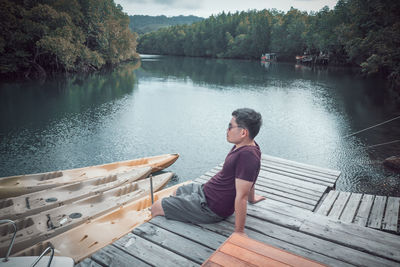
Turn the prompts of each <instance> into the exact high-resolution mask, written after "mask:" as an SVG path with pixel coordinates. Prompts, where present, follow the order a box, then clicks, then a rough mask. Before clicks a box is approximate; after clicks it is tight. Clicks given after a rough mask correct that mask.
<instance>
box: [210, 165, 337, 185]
mask: <svg viewBox="0 0 400 267" xmlns="http://www.w3.org/2000/svg"><path fill="white" fill-rule="evenodd" d="M219 170H220V169H216V168H214V169H212V170H210V171H209V172H206V173H205V174H206V175H209V176H214V175H215V174H216V173H218V172H219ZM266 174H267V175H268V177H269V176H270V175H279V176H281V177H285V179H286V177H289V178H293V179H296V180H298V181H300V182H309V183H311V184H315V185H320V186H321V185H322V186H325V187H326V186H328V187H332V186H333V183H331V182H326V181H320V180H315V179H313V178H310V177H306V176H302V175H296V174H292V173H288V172H284V171H277V170H270V169H265V168H261V169H260V174H259V175H261V176H265V175H266ZM281 180H282V179H281Z"/></svg>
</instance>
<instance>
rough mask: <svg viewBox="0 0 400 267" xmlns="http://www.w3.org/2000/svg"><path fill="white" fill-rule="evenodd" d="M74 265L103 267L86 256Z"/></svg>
mask: <svg viewBox="0 0 400 267" xmlns="http://www.w3.org/2000/svg"><path fill="white" fill-rule="evenodd" d="M75 267H103V266H102V265H100V264H98V263H97V262H95V261H93V260H92V259H91V258H86V259H85V260H83V261H81V262H80V263H78V264H76V265H75Z"/></svg>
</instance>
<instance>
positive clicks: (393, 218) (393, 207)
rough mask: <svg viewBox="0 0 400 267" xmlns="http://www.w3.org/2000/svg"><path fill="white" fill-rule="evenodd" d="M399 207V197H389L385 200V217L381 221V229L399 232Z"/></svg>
mask: <svg viewBox="0 0 400 267" xmlns="http://www.w3.org/2000/svg"><path fill="white" fill-rule="evenodd" d="M399 209H400V198H398V197H389V198H388V201H387V206H386V211H385V217H384V219H383V223H382V229H383V230H388V231H394V232H399V230H398V229H399V225H398V224H399Z"/></svg>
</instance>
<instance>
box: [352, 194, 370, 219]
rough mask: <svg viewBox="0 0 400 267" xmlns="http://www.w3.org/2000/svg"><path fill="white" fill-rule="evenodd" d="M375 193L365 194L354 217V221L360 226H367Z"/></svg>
mask: <svg viewBox="0 0 400 267" xmlns="http://www.w3.org/2000/svg"><path fill="white" fill-rule="evenodd" d="M374 198H375V196H374V195H364V196H363V198H362V200H361V204H360V207H359V208H358V211H357V215H356V217H355V218H354V223H356V224H358V225H360V226H366V225H367V222H368V218H369V213H370V212H371V207H372V204H373V202H374Z"/></svg>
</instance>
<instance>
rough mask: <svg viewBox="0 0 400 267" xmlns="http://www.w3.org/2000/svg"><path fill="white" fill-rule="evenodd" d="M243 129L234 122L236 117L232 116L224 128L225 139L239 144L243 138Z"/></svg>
mask: <svg viewBox="0 0 400 267" xmlns="http://www.w3.org/2000/svg"><path fill="white" fill-rule="evenodd" d="M243 131H244V129H243V128H242V127H240V126H238V124H237V123H236V118H235V117H232V119H231V121H230V122H229V125H228V129H227V130H226V140H227V141H228V142H229V143H233V144H239V143H240V142H241V141H242V140H243V138H244V132H243Z"/></svg>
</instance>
